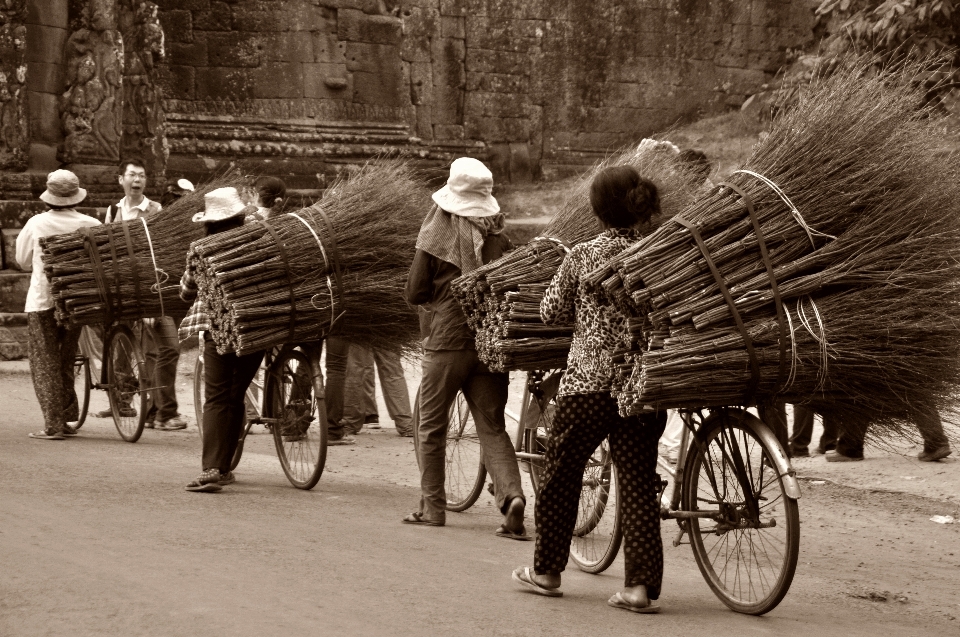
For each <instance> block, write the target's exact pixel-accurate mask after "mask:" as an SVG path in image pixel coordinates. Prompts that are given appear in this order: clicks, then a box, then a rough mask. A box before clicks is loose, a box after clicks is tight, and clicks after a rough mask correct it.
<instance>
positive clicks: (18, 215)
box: [0, 176, 47, 229]
mask: <svg viewBox="0 0 960 637" xmlns="http://www.w3.org/2000/svg"><path fill="white" fill-rule="evenodd" d="M43 179H44V180H45V179H46V177H45V176H44V177H43ZM26 189H27V190H33V191H35V192H36V193H37V196H39V194H40V193H42V192H43V183H40V184H37V185H36V187H32V186H28V187H27V188H26ZM46 208H47V206H46V204H44V203H43V202H41V201H38V200H37V199H33V200H31V201H0V227H2V228H5V229H6V228H22V227H23V224H25V223H26V222H27V219H29V218H30V217H32V216H33V215H35V214H38V213H40V212H43V211H44V210H46Z"/></svg>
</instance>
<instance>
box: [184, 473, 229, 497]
mask: <svg viewBox="0 0 960 637" xmlns="http://www.w3.org/2000/svg"><path fill="white" fill-rule="evenodd" d="M220 477H221V476H220V471H219V470H217V469H207V470H206V471H203V472H202V473H201V474H200V476H199V477H197V479H196V480H194V481H193V482H191V483H190V484H188V485H187V486H186V489H187V491H195V492H198V493H216V492H217V491H220V490H221V489H223V487H221V486H220Z"/></svg>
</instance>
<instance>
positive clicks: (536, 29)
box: [466, 15, 546, 52]
mask: <svg viewBox="0 0 960 637" xmlns="http://www.w3.org/2000/svg"><path fill="white" fill-rule="evenodd" d="M545 26H546V22H545V21H543V20H508V19H503V18H500V17H497V18H490V17H484V16H475V15H468V16H467V18H466V37H467V40H469V42H470V46H471V47H478V48H481V49H494V50H498V51H521V52H528V51H530V50H531V49H532V48H534V47H538V46H539V39H540V38H541V37H543V34H544V33H545V32H544V27H545Z"/></svg>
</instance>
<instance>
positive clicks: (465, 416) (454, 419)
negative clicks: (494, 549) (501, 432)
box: [444, 392, 487, 512]
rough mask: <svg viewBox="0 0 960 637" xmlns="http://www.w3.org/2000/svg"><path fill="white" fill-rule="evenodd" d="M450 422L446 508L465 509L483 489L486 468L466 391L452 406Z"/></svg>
mask: <svg viewBox="0 0 960 637" xmlns="http://www.w3.org/2000/svg"><path fill="white" fill-rule="evenodd" d="M447 422H448V425H447V448H446V455H445V462H444V467H445V468H444V474H445V475H444V484H445V487H446V492H447V506H446V509H447V511H454V512H460V511H466V510H467V509H469V508H470V507H472V506H473V505H474V503H475V502H476V501H477V499H478V498H479V497H480V493H481V492H482V491H483V483H484V481H485V480H486V479H487V469H486V467H484V466H483V449H482V448H481V447H480V437H479V436H478V435H477V427H476V425H475V424H474V422H473V414H471V413H470V406H469V405H467V399H466V398H465V397H464V395H463V392H457V397H456V399H454V401H453V404H452V405H450V414H449V417H448V420H447Z"/></svg>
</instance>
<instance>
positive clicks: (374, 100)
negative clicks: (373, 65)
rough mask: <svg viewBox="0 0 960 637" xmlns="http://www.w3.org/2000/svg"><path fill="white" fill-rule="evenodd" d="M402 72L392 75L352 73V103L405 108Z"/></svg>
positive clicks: (406, 98) (406, 101)
mask: <svg viewBox="0 0 960 637" xmlns="http://www.w3.org/2000/svg"><path fill="white" fill-rule="evenodd" d="M403 89H404V86H403V74H402V72H398V73H396V75H392V74H386V75H383V74H375V73H363V72H356V73H353V101H354V102H356V103H359V104H375V105H377V106H395V107H400V106H406V105H408V104H409V103H410V101H409V98H408V97H407V95H406V94H405V93H404V90H403Z"/></svg>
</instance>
